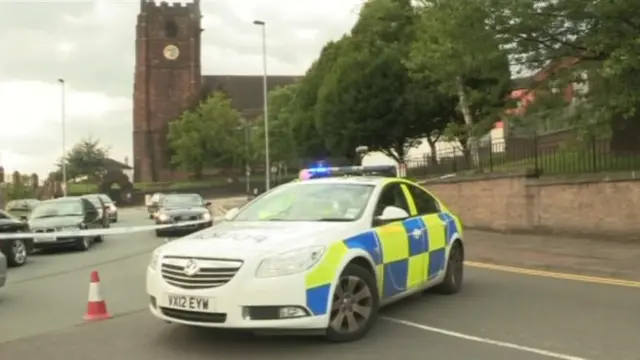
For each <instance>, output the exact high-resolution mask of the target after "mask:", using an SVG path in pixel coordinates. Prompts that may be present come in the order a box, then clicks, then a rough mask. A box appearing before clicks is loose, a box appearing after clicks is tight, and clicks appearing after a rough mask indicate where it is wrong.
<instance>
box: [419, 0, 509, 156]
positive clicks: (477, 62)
mask: <svg viewBox="0 0 640 360" xmlns="http://www.w3.org/2000/svg"><path fill="white" fill-rule="evenodd" d="M484 5H485V4H484V3H483V2H482V1H464V0H448V1H428V0H425V1H423V2H422V3H421V7H420V11H419V13H420V20H419V22H418V25H417V29H416V31H417V33H418V34H420V35H419V36H416V38H415V41H414V43H413V46H412V52H411V56H410V58H409V62H408V64H409V67H410V68H411V70H412V76H413V77H414V78H415V79H417V80H420V79H426V80H429V81H436V82H437V83H439V84H440V87H441V89H442V91H443V92H445V93H447V94H449V95H450V96H453V97H455V99H456V101H455V105H456V110H457V112H458V115H457V116H452V119H453V120H454V121H453V122H451V123H450V124H449V129H448V130H449V134H450V135H452V136H454V137H456V138H457V139H458V140H459V141H460V143H461V144H462V145H463V147H465V148H467V147H468V148H470V150H471V153H472V155H473V157H474V159H475V158H477V156H478V155H477V146H476V144H475V139H477V137H478V136H481V135H483V134H485V133H486V132H487V131H489V130H490V129H491V127H492V126H493V124H494V123H495V121H497V120H498V119H499V118H500V116H501V115H502V113H503V111H504V108H505V106H508V104H507V99H508V95H509V92H510V90H511V81H510V79H511V76H510V71H509V60H508V56H507V53H506V51H505V50H504V49H503V48H502V47H501V43H500V41H499V39H498V36H497V34H496V33H495V32H494V31H493V30H492V29H490V28H488V27H487V25H486V24H487V19H489V18H490V13H489V11H488V10H487V9H485V8H484Z"/></svg>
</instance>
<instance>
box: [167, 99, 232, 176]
mask: <svg viewBox="0 0 640 360" xmlns="http://www.w3.org/2000/svg"><path fill="white" fill-rule="evenodd" d="M242 125H243V124H242V122H241V116H240V113H239V112H238V111H236V110H235V109H233V108H232V107H231V101H230V100H229V99H228V98H227V97H226V96H225V95H224V94H223V93H221V92H216V93H214V94H212V95H211V96H209V97H208V98H207V99H206V100H204V101H203V102H202V103H200V104H199V105H198V107H196V108H195V109H193V110H188V111H186V112H184V113H183V114H182V116H180V118H178V119H176V120H175V121H172V122H171V123H170V124H169V135H168V140H169V146H170V148H171V150H172V152H173V155H172V158H171V162H172V164H173V165H176V166H179V167H181V168H183V169H185V170H187V171H191V172H193V174H194V176H195V177H196V178H201V177H202V173H203V171H204V169H205V168H206V167H207V166H216V167H223V166H229V165H231V164H232V163H233V160H234V159H237V158H238V157H242V156H243V155H242V154H243V151H244V147H243V145H244V139H243V135H242V131H240V129H241V127H242Z"/></svg>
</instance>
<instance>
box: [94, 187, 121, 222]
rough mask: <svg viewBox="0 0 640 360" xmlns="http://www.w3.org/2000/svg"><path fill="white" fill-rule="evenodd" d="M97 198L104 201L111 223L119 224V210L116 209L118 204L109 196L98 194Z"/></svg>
mask: <svg viewBox="0 0 640 360" xmlns="http://www.w3.org/2000/svg"><path fill="white" fill-rule="evenodd" d="M97 196H98V197H99V198H100V200H102V202H103V203H104V205H105V206H106V208H107V218H108V219H109V221H110V222H113V223H117V222H118V208H117V207H116V202H115V201H113V200H111V198H110V197H109V195H107V194H97Z"/></svg>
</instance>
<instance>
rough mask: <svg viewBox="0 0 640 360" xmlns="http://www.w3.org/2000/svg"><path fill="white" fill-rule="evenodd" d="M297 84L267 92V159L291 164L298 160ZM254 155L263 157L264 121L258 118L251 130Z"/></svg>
mask: <svg viewBox="0 0 640 360" xmlns="http://www.w3.org/2000/svg"><path fill="white" fill-rule="evenodd" d="M298 87H299V84H298V83H293V84H290V85H287V86H283V87H278V88H275V89H274V90H271V91H270V92H269V157H270V158H271V159H273V160H274V161H284V162H286V163H288V164H289V163H291V162H292V161H293V160H295V159H297V158H298V147H299V140H298V139H296V136H295V134H294V123H293V122H294V118H293V117H294V115H295V108H294V106H295V102H294V101H295V97H296V95H297V91H298ZM252 138H253V140H252V143H253V145H254V146H253V148H254V150H253V151H254V153H255V154H256V155H258V156H263V155H264V149H265V143H264V140H265V136H264V119H263V118H262V117H260V118H259V119H258V121H257V122H256V124H255V126H254V127H253V129H252Z"/></svg>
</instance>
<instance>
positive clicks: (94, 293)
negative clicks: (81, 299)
mask: <svg viewBox="0 0 640 360" xmlns="http://www.w3.org/2000/svg"><path fill="white" fill-rule="evenodd" d="M110 317H111V315H110V314H109V312H108V311H107V303H106V301H104V300H103V299H102V295H101V294H100V276H99V275H98V272H97V271H92V272H91V282H90V283H89V302H88V303H87V312H86V313H85V314H84V316H83V318H84V319H85V320H86V321H97V320H105V319H109V318H110Z"/></svg>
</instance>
